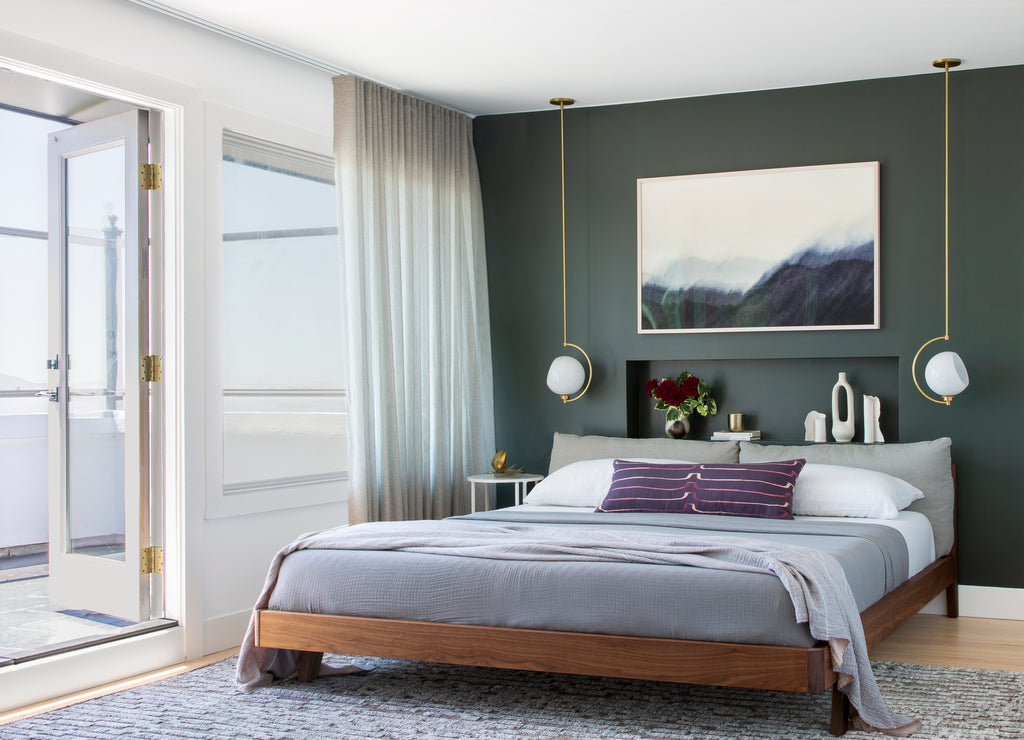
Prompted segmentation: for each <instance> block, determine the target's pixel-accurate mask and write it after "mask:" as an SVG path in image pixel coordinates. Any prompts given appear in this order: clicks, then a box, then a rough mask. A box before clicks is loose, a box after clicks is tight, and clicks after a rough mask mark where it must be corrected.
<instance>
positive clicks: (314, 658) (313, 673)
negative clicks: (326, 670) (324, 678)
mask: <svg viewBox="0 0 1024 740" xmlns="http://www.w3.org/2000/svg"><path fill="white" fill-rule="evenodd" d="M323 659H324V654H323V653H308V652H306V651H302V652H300V653H299V681H301V682H302V683H309V682H310V681H315V680H316V677H317V676H319V675H320V662H321V661H322V660H323Z"/></svg>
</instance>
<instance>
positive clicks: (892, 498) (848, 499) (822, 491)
mask: <svg viewBox="0 0 1024 740" xmlns="http://www.w3.org/2000/svg"><path fill="white" fill-rule="evenodd" d="M919 498H924V494H923V493H921V491H920V489H918V488H915V487H914V486H912V485H910V484H909V483H907V482H906V481H905V480H903V479H902V478H897V477H895V476H892V475H888V474H886V473H879V472H878V471H875V470H865V469H864V468H848V467H846V466H844V465H823V464H821V463H807V464H806V465H804V469H803V470H802V471H800V476H799V477H798V478H797V479H796V488H795V489H794V491H793V513H794V514H796V515H802V516H851V517H862V518H866V519H895V518H896V517H897V516H898V515H899V512H900V511H901V510H902V509H905V508H907V507H908V506H910V504H911V503H913V502H914V501H916V500H917V499H919Z"/></svg>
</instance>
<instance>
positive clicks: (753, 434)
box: [711, 429, 761, 442]
mask: <svg viewBox="0 0 1024 740" xmlns="http://www.w3.org/2000/svg"><path fill="white" fill-rule="evenodd" d="M729 439H738V440H745V441H747V442H749V441H750V440H753V439H761V432H760V431H758V430H757V429H745V430H743V431H742V432H730V431H728V430H725V431H721V432H715V433H713V434H712V435H711V440H712V441H713V442H721V441H724V440H729Z"/></svg>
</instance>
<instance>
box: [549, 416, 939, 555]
mask: <svg viewBox="0 0 1024 740" xmlns="http://www.w3.org/2000/svg"><path fill="white" fill-rule="evenodd" d="M951 444H952V443H951V440H950V439H949V437H942V438H940V439H936V440H932V441H929V442H909V443H904V444H900V443H887V444H878V445H858V444H807V445H767V444H758V443H756V442H740V443H738V444H737V443H736V442H703V441H700V440H692V439H681V440H677V439H668V438H653V439H633V438H628V437H600V436H580V435H577V434H563V433H561V432H555V438H554V442H553V443H552V446H551V465H550V467H549V472H552V473H553V472H554V471H556V470H558V469H559V468H563V467H565V466H566V465H569V464H570V463H574V462H578V461H580V460H595V459H601V458H608V457H649V458H664V459H667V460H687V461H689V462H721V463H735V462H744V463H746V462H765V461H770V460H792V459H795V458H804V459H805V460H807V461H808V462H814V463H824V464H826V465H846V466H848V467H853V468H866V469H868V470H877V471H880V472H882V473H888V474H889V475H895V476H896V477H897V478H902V479H903V480H905V481H907V482H908V483H910V484H912V485H914V486H917V487H918V488H920V489H921V491H923V492H924V498H923V499H920V500H919V501H915V502H914V503H913V504H911V505H910V509H912V510H913V511H919V512H921V513H922V514H924V515H925V516H927V517H928V519H929V521H931V524H932V530H933V532H934V534H935V554H936V555H938V556H942V555H948V554H949V553H950V551H951V550H952V548H953V539H954V524H953V504H954V501H953V499H954V496H955V492H954V487H953V474H952V471H951V465H950V446H951Z"/></svg>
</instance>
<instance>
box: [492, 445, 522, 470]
mask: <svg viewBox="0 0 1024 740" xmlns="http://www.w3.org/2000/svg"><path fill="white" fill-rule="evenodd" d="M491 467H492V468H494V470H492V471H491V475H519V474H520V473H522V472H523V471H524V470H525V468H517V467H515V466H512V467H509V464H508V451H507V450H498V451H497V452H495V453H494V457H492V458H491Z"/></svg>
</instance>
